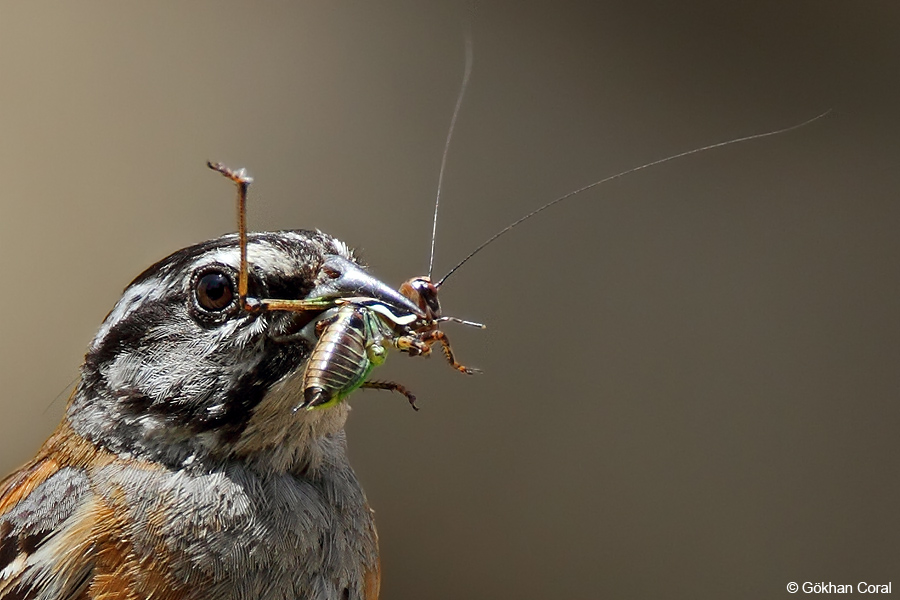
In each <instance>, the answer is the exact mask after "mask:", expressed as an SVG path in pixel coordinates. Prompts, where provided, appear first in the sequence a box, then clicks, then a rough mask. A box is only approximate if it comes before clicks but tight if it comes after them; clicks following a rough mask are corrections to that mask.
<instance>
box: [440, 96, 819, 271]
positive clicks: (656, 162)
mask: <svg viewBox="0 0 900 600" xmlns="http://www.w3.org/2000/svg"><path fill="white" fill-rule="evenodd" d="M831 110H832V109H830V108H829V109H828V110H826V111H825V112H823V113H822V114H820V115H816V116H815V117H813V118H812V119H808V120H806V121H803V122H802V123H799V124H797V125H791V126H790V127H785V128H783V129H776V130H775V131H767V132H765V133H754V134H753V135H747V136H744V137H739V138H735V139H732V140H727V141H724V142H717V143H715V144H709V145H708V146H701V147H700V148H694V149H693V150H686V151H684V152H679V153H678V154H673V155H671V156H667V157H665V158H660V159H657V160H654V161H651V162H648V163H644V164H643V165H640V166H637V167H632V168H630V169H627V170H625V171H621V172H619V173H616V174H615V175H610V176H609V177H605V178H603V179H601V180H600V181H595V182H594V183H590V184H588V185H586V186H584V187H580V188H578V189H577V190H574V191H571V192H569V193H568V194H564V195H562V196H560V197H559V198H556V199H555V200H551V201H550V202H548V203H547V204H544V205H543V206H540V207H538V208H536V209H534V210H533V211H531V212H530V213H528V214H527V215H525V216H524V217H521V218H520V219H517V220H515V221H513V222H512V223H510V224H509V225H507V226H506V227H504V228H503V229H501V230H500V231H498V232H497V233H495V234H494V235H492V236H491V237H489V238H488V239H487V240H485V241H484V242H482V243H481V245H479V246H478V247H477V248H475V249H474V250H472V252H470V253H469V255H468V256H466V257H465V258H464V259H462V260H461V261H459V262H458V263H457V264H456V266H455V267H453V268H452V269H450V271H449V272H448V273H447V274H446V275H444V276H443V277H441V279H440V280H439V281H438V282H437V283H435V284H434V286H435V287H437V288H439V287H441V285H443V283H444V282H445V281H447V279H448V278H449V277H450V276H451V275H453V273H455V272H456V270H457V269H459V268H460V267H461V266H463V265H464V264H466V263H467V262H468V261H469V259H470V258H472V257H473V256H475V255H476V254H478V253H479V252H481V251H482V250H484V248H485V247H486V246H488V245H489V244H491V243H492V242H493V241H494V240H496V239H497V238H498V237H500V236H501V235H503V234H505V233H508V232H509V231H510V230H511V229H513V228H514V227H516V226H518V225H520V224H522V223H523V222H525V221H527V220H528V219H530V218H531V217H533V216H535V215H536V214H538V213H540V212H543V211H545V210H547V209H548V208H550V207H551V206H553V205H554V204H557V203H559V202H562V201H563V200H567V199H568V198H571V197H572V196H576V195H578V194H580V193H582V192H586V191H588V190H589V189H591V188H595V187H597V186H598V185H600V184H603V183H606V182H608V181H612V180H613V179H619V178H620V177H624V176H626V175H630V174H632V173H636V172H637V171H643V170H644V169H649V168H650V167H655V166H656V165H661V164H663V163H666V162H669V161H670V160H675V159H677V158H684V157H685V156H691V155H692V154H698V153H700V152H706V151H707V150H713V149H715V148H721V147H723V146H730V145H732V144H740V143H741V142H749V141H750V140H758V139H761V138H765V137H770V136H773V135H779V134H782V133H787V132H789V131H793V130H795V129H799V128H801V127H805V126H807V125H809V124H810V123H814V122H815V121H818V120H819V119H821V118H824V117H826V116H827V115H828V114H829V113H830V112H831Z"/></svg>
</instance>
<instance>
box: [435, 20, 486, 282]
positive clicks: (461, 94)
mask: <svg viewBox="0 0 900 600" xmlns="http://www.w3.org/2000/svg"><path fill="white" fill-rule="evenodd" d="M470 8H471V10H473V11H474V10H475V3H474V2H473V3H472V5H471V7H470ZM465 37H466V69H465V72H464V73H463V80H462V85H461V86H460V88H459V94H458V95H457V96H456V106H454V107H453V116H452V117H451V118H450V129H449V130H448V131H447V139H446V140H444V154H443V156H441V170H440V172H439V174H438V185H437V196H436V197H435V199H434V220H433V221H432V224H431V255H430V256H429V257H428V278H429V279H430V278H431V273H432V271H433V270H434V241H435V239H436V238H437V222H438V207H439V206H440V204H441V187H442V186H443V184H444V170H445V169H446V168H447V154H448V153H449V152H450V140H451V139H452V138H453V130H454V129H455V128H456V117H458V116H459V109H460V107H461V106H462V101H463V97H464V96H465V95H466V88H468V87H469V76H470V75H471V74H472V62H473V56H474V53H473V51H472V23H471V17H470V18H469V20H468V21H466V29H465Z"/></svg>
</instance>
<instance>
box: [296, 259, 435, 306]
mask: <svg viewBox="0 0 900 600" xmlns="http://www.w3.org/2000/svg"><path fill="white" fill-rule="evenodd" d="M318 279H319V281H320V283H319V284H318V285H316V286H315V287H314V288H313V289H312V291H311V292H310V293H309V294H308V295H307V296H306V297H307V299H314V300H319V299H321V300H335V299H339V298H365V299H372V300H377V301H378V302H380V303H382V304H384V305H386V306H388V307H390V308H392V309H394V310H395V311H397V312H398V313H400V314H414V315H417V316H419V317H424V316H425V315H424V314H423V313H422V310H421V309H420V308H419V307H418V306H416V305H415V304H413V303H412V302H411V301H410V300H409V299H408V298H406V296H403V295H402V294H401V293H400V292H398V291H397V290H395V289H393V288H392V287H390V286H389V285H387V284H385V283H382V282H381V281H379V280H378V279H375V278H374V277H372V276H371V275H370V274H369V273H367V272H366V271H364V270H363V269H362V268H361V267H360V266H358V265H356V264H355V263H353V262H351V261H349V260H347V259H346V258H342V257H340V256H337V255H335V254H331V255H328V256H327V257H326V258H325V262H324V263H322V266H321V268H320V269H319V278H318Z"/></svg>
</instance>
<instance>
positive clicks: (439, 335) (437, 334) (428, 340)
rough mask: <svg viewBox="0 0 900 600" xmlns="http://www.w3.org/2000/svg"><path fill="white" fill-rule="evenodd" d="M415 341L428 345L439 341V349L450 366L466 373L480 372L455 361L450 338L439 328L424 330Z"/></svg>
mask: <svg viewBox="0 0 900 600" xmlns="http://www.w3.org/2000/svg"><path fill="white" fill-rule="evenodd" d="M417 341H418V342H421V343H424V344H427V345H428V346H431V345H432V344H433V343H435V342H440V343H441V350H443V352H444V356H445V357H446V358H447V362H448V363H450V366H451V367H453V368H454V369H456V370H457V371H459V372H460V373H465V374H466V375H473V374H475V373H481V370H479V369H475V368H472V367H467V366H465V365H461V364H459V363H458V362H456V358H455V357H454V356H453V349H452V348H451V347H450V340H449V339H447V334H446V333H444V332H443V331H441V330H440V329H432V330H431V331H425V332H422V333H420V334H418V335H417Z"/></svg>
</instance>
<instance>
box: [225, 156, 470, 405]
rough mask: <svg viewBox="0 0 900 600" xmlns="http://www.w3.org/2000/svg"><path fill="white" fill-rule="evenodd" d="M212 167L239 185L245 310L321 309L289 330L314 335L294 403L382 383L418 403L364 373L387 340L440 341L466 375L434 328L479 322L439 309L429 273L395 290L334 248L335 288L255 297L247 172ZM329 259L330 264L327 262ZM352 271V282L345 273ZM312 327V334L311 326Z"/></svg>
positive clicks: (411, 349)
mask: <svg viewBox="0 0 900 600" xmlns="http://www.w3.org/2000/svg"><path fill="white" fill-rule="evenodd" d="M208 166H209V167H210V168H211V169H213V170H215V171H218V172H219V173H222V174H223V175H225V176H226V177H228V178H229V179H231V180H232V181H234V182H235V184H236V185H237V188H238V235H239V237H240V249H241V264H240V271H239V276H238V296H239V301H240V303H241V305H242V307H243V309H244V310H246V311H248V312H258V311H263V310H283V311H294V312H305V311H311V312H318V313H320V316H319V317H318V318H317V319H316V320H315V321H313V322H311V323H310V324H309V325H308V326H307V327H305V328H303V329H302V330H301V331H300V332H299V333H297V334H295V335H298V336H301V337H307V338H309V339H315V340H316V343H315V346H314V348H313V350H312V353H311V355H310V358H309V360H308V361H307V366H306V370H305V372H304V375H303V384H302V388H303V401H302V403H301V404H299V405H298V406H297V407H296V409H300V408H305V409H314V408H325V407H328V406H332V405H333V404H336V403H337V402H340V401H341V400H343V399H344V398H346V397H347V396H348V395H349V394H350V393H352V392H353V391H355V390H356V389H358V388H360V387H366V388H371V389H380V390H388V391H393V392H397V393H400V394H403V395H404V396H406V398H407V399H408V400H409V403H410V405H411V406H412V407H413V408H414V409H416V410H418V407H417V406H416V398H415V396H414V395H413V394H412V393H411V392H410V391H409V390H407V389H406V388H405V387H404V386H403V385H401V384H399V383H395V382H392V381H367V379H366V378H367V377H368V375H369V373H371V371H372V369H373V368H374V367H376V366H378V365H380V364H381V363H382V362H384V359H385V357H386V352H387V349H386V346H392V347H394V348H396V349H397V350H399V351H401V352H405V353H407V354H409V355H410V356H428V355H429V354H430V353H431V347H432V345H434V344H435V343H440V345H441V349H442V351H443V353H444V356H445V357H446V359H447V362H449V363H450V365H451V366H452V367H453V368H455V369H456V370H457V371H459V372H461V373H465V374H467V375H471V374H473V373H476V372H478V370H477V369H473V368H471V367H466V366H464V365H462V364H460V363H458V362H457V361H456V358H455V356H454V354H453V350H452V348H451V346H450V342H449V340H448V339H447V335H446V334H445V333H444V332H443V331H442V330H441V329H440V324H441V323H442V322H444V321H454V322H458V323H462V324H465V325H470V326H474V327H480V328H483V327H484V325H481V324H480V323H474V322H472V321H465V320H463V319H457V318H455V317H446V316H443V315H442V313H441V306H440V302H439V301H438V297H437V286H436V285H435V284H433V283H432V282H431V280H430V278H428V277H413V278H412V279H410V280H409V281H407V282H405V283H404V284H403V285H402V286H400V289H399V292H395V291H394V290H392V289H390V288H388V287H387V286H384V285H383V284H381V283H380V282H378V281H377V280H374V279H371V278H369V277H367V276H366V275H364V274H362V273H360V270H359V268H358V267H356V266H355V265H352V264H350V263H349V261H346V259H342V258H339V257H336V256H333V257H330V258H329V259H327V260H326V264H325V265H324V268H323V269H324V271H325V272H326V273H328V274H329V276H331V277H333V278H334V279H335V281H336V282H337V281H339V282H340V284H339V285H337V286H336V287H335V288H334V289H335V292H334V294H328V291H327V287H326V288H323V289H324V295H321V296H319V297H316V298H311V299H306V300H281V299H260V298H255V297H253V296H250V295H249V294H248V287H249V286H248V279H249V263H248V261H247V241H246V240H247V228H246V203H247V190H248V188H249V186H250V184H251V183H252V181H253V180H252V179H251V178H250V177H249V176H248V175H247V174H246V171H244V170H243V169H240V170H232V169H229V168H228V167H226V166H224V165H222V164H220V163H216V164H213V163H209V165H208ZM329 261H331V263H332V264H330V265H329V264H328V262H329ZM354 277H355V278H356V279H357V281H356V282H354V281H353V280H352V278H354ZM347 289H358V290H359V292H360V295H359V296H358V297H352V296H351V297H347V296H346V290H347ZM310 328H312V330H313V332H314V335H311V334H310Z"/></svg>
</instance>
